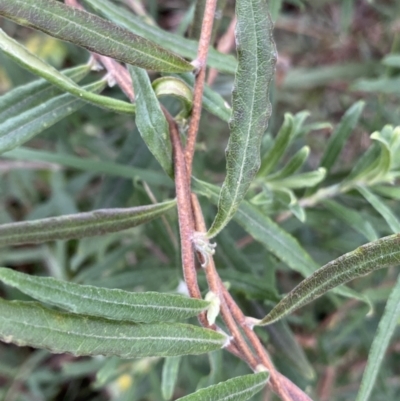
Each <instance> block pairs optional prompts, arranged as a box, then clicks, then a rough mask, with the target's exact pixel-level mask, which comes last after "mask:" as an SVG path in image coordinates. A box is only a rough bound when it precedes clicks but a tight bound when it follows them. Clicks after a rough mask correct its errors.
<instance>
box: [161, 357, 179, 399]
mask: <svg viewBox="0 0 400 401" xmlns="http://www.w3.org/2000/svg"><path fill="white" fill-rule="evenodd" d="M181 360H182V357H180V356H170V357H169V358H166V359H165V361H164V364H163V368H162V375H161V393H162V395H163V398H164V400H166V401H169V400H170V399H171V398H172V397H173V395H174V390H175V386H176V382H177V381H178V373H179V366H180V364H181Z"/></svg>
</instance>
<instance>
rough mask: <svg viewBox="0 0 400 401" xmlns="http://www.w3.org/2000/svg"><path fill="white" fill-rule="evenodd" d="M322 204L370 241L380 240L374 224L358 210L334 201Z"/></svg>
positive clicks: (328, 200) (325, 201)
mask: <svg viewBox="0 0 400 401" xmlns="http://www.w3.org/2000/svg"><path fill="white" fill-rule="evenodd" d="M322 204H323V205H324V206H325V207H326V208H327V209H328V210H329V211H330V212H332V213H333V214H334V215H335V217H337V218H338V219H340V220H342V221H343V222H344V223H346V224H348V225H349V226H350V227H352V228H353V229H354V230H356V231H358V232H359V233H360V234H362V235H363V236H364V237H365V238H366V239H367V240H368V241H375V240H377V239H378V235H377V233H376V231H375V229H374V227H373V226H372V224H371V223H370V222H369V221H368V219H366V218H365V217H363V216H362V215H361V214H360V213H359V212H358V211H357V210H353V209H351V208H348V207H345V206H343V205H341V204H340V203H338V202H336V201H334V200H332V199H325V200H323V201H322Z"/></svg>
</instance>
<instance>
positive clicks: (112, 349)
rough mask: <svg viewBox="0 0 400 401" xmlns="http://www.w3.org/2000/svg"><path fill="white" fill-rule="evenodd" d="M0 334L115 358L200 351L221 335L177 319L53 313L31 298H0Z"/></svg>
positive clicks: (213, 347) (58, 349) (37, 345)
mask: <svg viewBox="0 0 400 401" xmlns="http://www.w3.org/2000/svg"><path fill="white" fill-rule="evenodd" d="M0 339H1V340H2V341H4V342H9V343H14V344H16V345H19V346H24V345H29V346H31V347H34V348H45V349H47V350H49V351H51V352H54V353H64V352H67V353H71V354H73V355H76V356H84V355H105V356H112V355H116V356H119V357H121V358H140V357H147V356H177V355H186V354H194V355H196V354H202V353H205V352H209V351H212V350H216V349H220V348H221V347H222V346H223V345H224V343H225V341H226V337H225V336H224V335H222V334H219V333H216V332H215V331H212V330H208V329H203V328H200V327H196V326H193V325H189V324H182V323H156V324H137V323H132V322H125V321H118V320H109V319H103V318H98V317H91V316H86V315H77V314H73V313H66V312H58V311H55V310H52V309H48V308H45V307H44V306H42V305H40V304H38V303H36V302H19V301H5V300H3V299H0Z"/></svg>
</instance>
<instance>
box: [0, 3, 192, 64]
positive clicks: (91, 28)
mask: <svg viewBox="0 0 400 401" xmlns="http://www.w3.org/2000/svg"><path fill="white" fill-rule="evenodd" d="M0 15H2V16H4V17H6V18H9V19H11V20H12V21H14V22H16V23H17V24H21V25H24V26H29V27H32V28H35V29H38V30H40V31H43V32H45V33H48V34H49V35H51V36H54V37H56V38H58V39H61V40H65V41H67V42H72V43H74V44H76V45H78V46H81V47H84V48H85V49H88V50H90V51H93V52H96V53H99V54H103V55H104V56H108V57H111V58H114V59H117V60H120V61H123V62H125V63H128V64H132V65H137V66H139V67H142V68H147V69H149V70H155V71H165V72H185V71H192V70H193V66H192V65H191V64H190V63H188V62H187V61H185V60H184V59H182V58H181V57H179V56H177V55H175V54H174V53H171V52H169V51H168V50H165V49H163V48H162V47H160V46H158V45H157V44H155V43H153V42H151V41H150V40H147V39H145V38H142V37H140V36H137V35H134V34H133V33H132V32H130V31H128V30H127V29H123V28H121V27H119V26H117V25H115V24H113V23H111V22H108V21H106V20H104V19H102V18H100V17H98V16H97V15H94V14H90V13H88V12H86V11H83V10H78V9H76V8H72V7H68V6H66V5H65V4H63V3H60V2H58V1H54V0H13V1H9V0H0Z"/></svg>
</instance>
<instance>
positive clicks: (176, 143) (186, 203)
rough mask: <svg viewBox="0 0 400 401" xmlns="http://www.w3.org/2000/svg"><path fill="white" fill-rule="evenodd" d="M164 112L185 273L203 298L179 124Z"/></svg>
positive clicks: (191, 290) (196, 295)
mask: <svg viewBox="0 0 400 401" xmlns="http://www.w3.org/2000/svg"><path fill="white" fill-rule="evenodd" d="M163 112H164V115H165V117H166V119H167V121H168V124H169V132H170V135H171V142H172V148H173V154H174V173H175V188H176V200H177V207H178V220H179V233H180V237H181V255H182V267H183V274H184V278H185V282H186V285H187V287H188V291H189V294H190V296H191V297H193V298H201V293H200V289H199V286H198V283H197V274H196V268H195V262H194V250H193V245H192V238H193V233H194V222H193V212H192V204H191V198H190V192H189V185H188V183H189V181H188V178H187V170H186V163H185V156H184V153H183V147H182V143H181V139H180V136H179V130H178V125H177V124H176V122H175V120H174V119H173V117H172V116H171V115H170V114H169V112H168V111H167V110H166V109H165V108H163Z"/></svg>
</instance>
